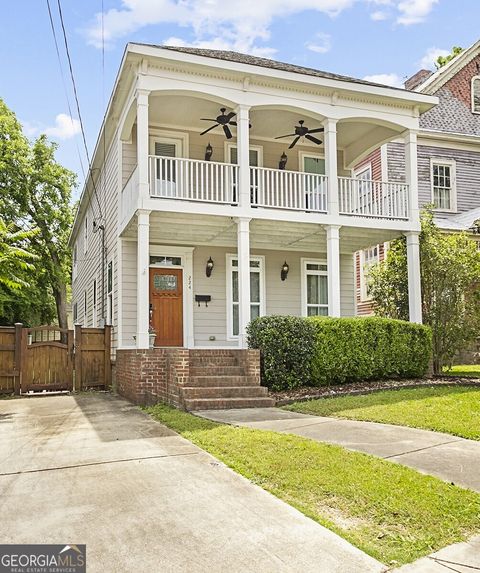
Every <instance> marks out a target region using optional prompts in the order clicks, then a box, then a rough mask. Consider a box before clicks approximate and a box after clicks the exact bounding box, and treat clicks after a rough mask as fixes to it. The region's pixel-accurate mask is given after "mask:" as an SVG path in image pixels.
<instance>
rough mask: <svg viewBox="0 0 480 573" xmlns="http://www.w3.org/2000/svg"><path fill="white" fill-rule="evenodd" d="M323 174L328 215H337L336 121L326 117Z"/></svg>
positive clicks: (324, 123)
mask: <svg viewBox="0 0 480 573" xmlns="http://www.w3.org/2000/svg"><path fill="white" fill-rule="evenodd" d="M323 127H324V128H325V132H324V149H325V174H326V176H327V180H328V198H327V202H328V213H329V215H338V212H339V204H338V169H337V120H336V119H331V118H329V117H327V118H326V119H325V120H324V122H323Z"/></svg>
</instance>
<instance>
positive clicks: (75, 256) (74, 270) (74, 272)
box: [72, 241, 78, 282]
mask: <svg viewBox="0 0 480 573" xmlns="http://www.w3.org/2000/svg"><path fill="white" fill-rule="evenodd" d="M77 274H78V242H77V241H75V244H74V245H73V249H72V282H73V281H74V280H75V279H76V278H77Z"/></svg>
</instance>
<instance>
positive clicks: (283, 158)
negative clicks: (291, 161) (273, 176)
mask: <svg viewBox="0 0 480 573" xmlns="http://www.w3.org/2000/svg"><path fill="white" fill-rule="evenodd" d="M287 161H288V157H287V154H286V153H285V151H284V152H283V153H282V155H281V156H280V161H279V163H278V168H279V169H280V171H283V170H284V169H285V167H286V166H287Z"/></svg>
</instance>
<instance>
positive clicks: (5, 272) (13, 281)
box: [0, 219, 37, 291]
mask: <svg viewBox="0 0 480 573" xmlns="http://www.w3.org/2000/svg"><path fill="white" fill-rule="evenodd" d="M36 235H37V232H36V230H33V231H15V230H14V227H13V225H12V224H9V225H7V224H6V223H5V222H4V221H3V220H2V219H0V285H1V286H3V287H6V288H8V289H10V290H14V291H19V290H21V289H22V288H25V287H28V286H29V284H28V282H27V281H26V280H25V279H24V277H23V274H24V271H33V270H34V269H35V267H34V266H33V264H32V261H34V260H35V259H36V258H37V257H36V255H34V254H33V253H30V252H28V251H27V250H26V249H25V243H26V241H27V240H29V239H32V238H33V237H34V236H36Z"/></svg>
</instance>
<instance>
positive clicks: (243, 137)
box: [236, 105, 250, 208]
mask: <svg viewBox="0 0 480 573" xmlns="http://www.w3.org/2000/svg"><path fill="white" fill-rule="evenodd" d="M249 110H250V108H249V106H246V105H239V106H238V107H237V109H236V112H237V163H238V175H239V181H238V183H237V200H238V204H239V206H240V207H242V208H246V207H250V133H249V129H250V118H249Z"/></svg>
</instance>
